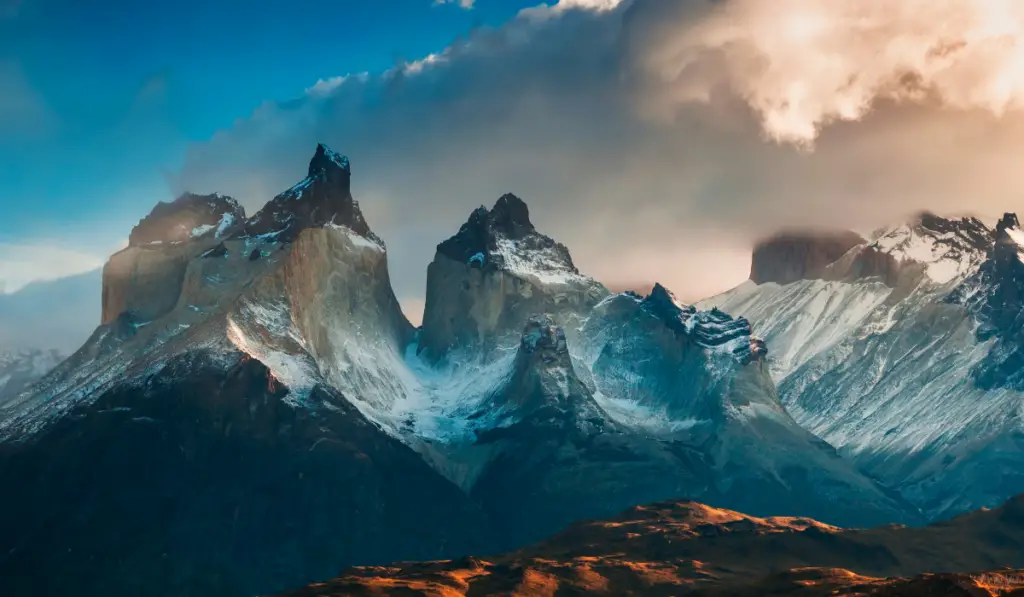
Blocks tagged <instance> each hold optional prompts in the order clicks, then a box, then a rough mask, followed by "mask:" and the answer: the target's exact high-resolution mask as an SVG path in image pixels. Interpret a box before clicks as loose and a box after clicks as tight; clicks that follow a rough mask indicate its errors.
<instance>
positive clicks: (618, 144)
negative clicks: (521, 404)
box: [0, 0, 1024, 319]
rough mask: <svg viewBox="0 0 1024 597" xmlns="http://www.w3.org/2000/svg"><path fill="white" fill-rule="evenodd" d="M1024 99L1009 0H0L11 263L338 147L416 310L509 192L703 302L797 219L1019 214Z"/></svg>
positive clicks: (62, 251) (254, 182)
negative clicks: (446, 245) (482, 212)
mask: <svg viewBox="0 0 1024 597" xmlns="http://www.w3.org/2000/svg"><path fill="white" fill-rule="evenodd" d="M552 2H553V0H552ZM86 5H87V6H86ZM1022 113H1024V3H1022V2H1020V1H1019V0H945V1H943V2H935V1H934V0H901V1H900V2H892V1H891V0H830V1H828V2H822V1H821V0H773V2H765V1H764V0H560V1H559V2H557V3H554V2H553V4H552V5H550V6H549V5H538V4H537V0H526V1H519V0H515V1H511V0H476V1H475V2H471V3H466V2H462V1H455V2H435V1H434V0H376V1H373V2H368V1H365V0H364V1H362V2H354V1H353V2H347V1H344V0H335V1H334V2H322V3H321V2H311V1H306V2H304V1H301V0H292V1H291V2H287V3H286V2H283V1H278V0H268V1H266V2H261V3H242V2H235V1H226V2H225V1H222V2H214V1H209V0H208V1H206V2H200V1H199V0H193V1H184V2H177V3H142V2H122V3H119V2H106V1H102V0H101V1H99V2H95V3H81V2H69V1H68V0H22V1H21V2H17V0H13V1H12V0H0V133H2V134H0V164H3V165H2V166H0V168H2V170H0V208H2V213H3V214H4V215H5V217H4V218H0V251H2V253H0V279H6V280H7V287H8V290H10V289H11V288H13V287H16V286H17V285H19V284H23V283H24V282H26V281H27V280H28V279H31V278H38V277H41V276H49V277H55V276H58V275H63V274H67V273H72V272H74V271H81V270H83V269H85V268H87V267H92V266H94V265H99V264H101V263H102V262H103V260H104V258H105V255H106V254H108V253H109V252H110V251H112V250H114V249H116V248H117V247H118V246H119V245H120V244H121V243H123V240H124V238H126V237H127V233H128V231H129V230H130V228H131V226H132V225H133V224H134V222H136V221H137V220H138V219H139V218H140V217H142V216H143V215H144V214H145V213H146V212H147V211H148V210H149V208H150V207H151V206H152V205H153V204H154V203H155V202H156V201H158V200H161V199H168V198H170V197H172V196H173V195H174V194H177V193H179V192H182V191H185V190H191V191H196V192H212V191H219V192H224V193H227V194H230V195H232V196H235V197H236V198H238V199H239V200H240V201H241V202H242V203H243V204H244V205H245V207H246V209H247V210H248V211H249V212H250V213H252V212H254V211H255V210H256V209H258V208H259V207H260V206H261V205H262V203H264V202H265V201H266V200H267V199H269V198H271V197H272V196H273V195H275V194H276V193H278V192H280V191H282V190H284V189H286V188H288V187H289V186H291V184H292V183H294V182H295V181H297V180H299V179H301V178H302V177H303V175H304V168H305V164H306V162H307V161H308V159H309V156H310V155H311V154H312V151H313V149H314V148H315V145H316V143H317V142H319V141H323V142H326V143H328V144H329V145H331V146H332V147H333V148H334V149H335V150H337V151H340V152H343V153H346V154H347V155H349V157H350V158H351V161H352V165H353V187H354V193H355V194H356V196H357V199H359V201H360V203H361V204H362V207H363V210H364V212H365V213H366V216H367V219H368V221H369V223H370V225H371V227H372V228H373V229H374V230H375V231H376V232H377V233H378V234H379V235H380V236H382V237H383V238H384V239H385V241H386V242H387V243H388V247H389V263H390V267H391V274H392V282H393V285H394V286H395V289H396V293H397V294H398V296H399V298H400V299H401V300H402V301H403V304H404V305H405V306H406V310H407V314H408V315H409V316H410V317H411V318H412V319H417V318H418V317H417V316H418V313H416V311H417V310H418V309H421V306H422V296H423V292H424V283H425V271H426V265H427V264H428V263H429V261H430V259H431V257H432V255H433V247H434V246H435V245H436V244H437V243H438V242H440V241H441V240H443V239H444V238H446V237H447V236H450V235H451V234H453V233H454V232H455V231H457V230H458V227H459V225H460V224H461V223H462V222H463V221H464V220H465V219H466V217H467V216H468V214H469V213H470V211H471V210H472V209H473V208H475V207H477V206H478V205H481V204H486V205H490V204H492V203H493V202H494V201H495V200H496V199H497V198H498V197H499V196H501V195H502V194H503V193H505V192H514V193H516V194H517V195H519V196H521V197H522V198H524V199H525V200H526V201H527V202H528V203H529V205H530V206H531V211H532V213H533V216H534V221H535V224H537V226H538V227H539V228H540V229H541V231H543V232H546V233H548V234H550V235H551V236H553V237H555V238H556V239H557V240H560V241H562V242H564V243H565V244H566V245H568V246H569V248H570V249H571V251H572V253H573V256H574V258H575V259H576V262H577V265H578V266H579V267H580V269H581V270H583V271H584V272H585V273H588V274H591V275H594V276H595V277H597V278H598V279H600V280H602V281H604V282H605V283H606V284H609V285H610V286H615V287H624V286H643V285H647V284H650V283H652V282H654V281H661V282H663V283H665V284H666V285H667V286H668V287H670V288H672V289H673V290H674V291H675V292H676V293H677V295H679V296H681V297H683V298H685V299H687V300H696V299H699V298H702V297H704V296H708V295H711V294H714V293H716V292H720V291H722V290H725V289H727V288H728V287H730V286H732V285H734V284H736V283H739V282H740V281H741V280H743V279H744V278H745V277H746V276H747V273H748V269H749V252H750V248H751V246H752V245H753V243H754V242H755V241H756V240H757V239H758V238H760V237H762V236H765V235H768V234H771V233H772V232H775V231H777V230H778V229H780V228H794V227H816V226H827V227H829V228H836V227H847V228H852V229H855V230H858V231H862V232H867V231H870V230H872V229H874V228H876V227H878V226H880V225H885V224H889V223H895V222H899V221H902V219H904V218H906V217H908V216H909V215H910V214H913V213H914V212H917V211H920V210H923V209H928V210H932V211H936V212H938V213H941V214H947V215H960V214H967V213H971V214H975V215H979V216H980V217H983V218H985V219H987V220H989V221H992V220H994V219H995V218H996V217H998V216H999V215H1001V214H1002V213H1003V212H1004V211H1016V210H1021V209H1024V175H1022V174H1021V171H1022V170H1021V168H1020V166H1019V161H1020V156H1021V155H1024V115H1022Z"/></svg>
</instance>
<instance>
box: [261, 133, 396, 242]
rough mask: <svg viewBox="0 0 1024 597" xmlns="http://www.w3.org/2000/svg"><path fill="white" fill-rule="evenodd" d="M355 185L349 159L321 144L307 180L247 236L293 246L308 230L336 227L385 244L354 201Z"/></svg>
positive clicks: (264, 213)
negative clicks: (318, 227) (319, 227)
mask: <svg viewBox="0 0 1024 597" xmlns="http://www.w3.org/2000/svg"><path fill="white" fill-rule="evenodd" d="M351 183H352V169H351V164H350V163H349V160H348V158H347V157H345V156H343V155H340V154H338V153H335V152H334V151H332V150H331V149H330V148H328V147H327V146H326V145H324V144H322V143H321V144H319V145H317V147H316V153H315V154H314V155H313V158H312V159H311V160H310V161H309V172H308V175H307V176H306V178H304V179H302V180H301V181H300V182H299V183H298V184H296V185H295V186H293V187H292V188H290V189H288V190H287V191H285V192H283V193H281V194H280V195H278V196H277V197H274V198H273V199H271V200H270V202H268V203H267V205H266V206H264V208H263V209H261V210H260V211H259V213H257V214H256V215H254V216H253V217H252V218H251V219H250V220H249V221H248V222H247V223H246V226H245V235H246V236H249V237H255V236H263V237H266V238H267V239H268V240H273V241H279V242H291V241H292V240H294V239H295V237H296V236H298V234H299V233H300V232H301V231H302V230H304V229H306V228H313V227H317V226H323V225H325V224H329V223H333V224H337V225H339V226H345V227H347V228H349V229H351V230H353V231H354V232H356V233H357V234H359V235H360V236H363V237H366V238H368V239H370V240H373V241H376V242H378V244H382V243H381V241H380V238H378V237H377V236H376V235H375V234H374V233H373V232H371V231H370V227H369V225H368V224H367V223H366V219H365V218H364V217H363V212H362V211H361V210H360V209H359V203H357V202H356V200H355V199H354V198H353V197H352V184H351Z"/></svg>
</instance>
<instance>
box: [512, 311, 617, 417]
mask: <svg viewBox="0 0 1024 597" xmlns="http://www.w3.org/2000/svg"><path fill="white" fill-rule="evenodd" d="M497 405H498V407H499V408H502V409H505V412H504V415H503V418H508V417H511V419H510V420H515V419H517V418H518V417H521V416H525V417H529V416H537V415H540V414H541V413H547V414H553V413H556V412H557V413H560V414H558V415H556V416H555V418H554V419H549V418H548V416H547V415H543V416H540V417H539V418H538V419H536V420H534V421H533V423H534V424H540V425H542V426H549V425H552V424H554V425H555V426H561V425H564V424H566V423H572V422H573V421H580V420H593V421H597V420H600V419H602V418H603V417H602V413H601V409H600V407H598V406H597V403H595V402H594V399H593V396H592V395H591V394H590V391H589V390H587V388H586V386H585V385H584V384H583V382H581V381H580V379H579V377H578V376H577V375H576V370H575V368H574V367H573V363H572V357H571V356H570V355H569V346H568V343H567V340H566V337H565V330H564V329H563V328H561V327H559V326H558V325H557V324H556V323H555V320H554V318H552V317H551V316H550V315H547V314H544V315H534V316H532V317H530V318H529V320H528V321H527V323H526V325H525V326H524V327H523V335H522V340H521V341H520V344H519V351H518V352H517V353H516V360H515V364H514V365H513V372H512V375H511V376H510V377H509V381H508V383H507V385H506V386H505V388H504V389H503V391H502V392H501V393H500V394H499V396H498V403H497ZM551 409H553V410H551ZM572 424H573V425H575V423H572Z"/></svg>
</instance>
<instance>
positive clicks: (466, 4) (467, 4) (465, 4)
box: [434, 0, 476, 10]
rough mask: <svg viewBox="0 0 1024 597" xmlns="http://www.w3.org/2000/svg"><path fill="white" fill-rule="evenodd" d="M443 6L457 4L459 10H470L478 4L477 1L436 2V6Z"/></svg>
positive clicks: (436, 0)
mask: <svg viewBox="0 0 1024 597" xmlns="http://www.w3.org/2000/svg"><path fill="white" fill-rule="evenodd" d="M442 4H457V5H458V6H459V8H465V9H467V10H469V9H470V8H473V5H475V4H476V0H434V6H441V5H442Z"/></svg>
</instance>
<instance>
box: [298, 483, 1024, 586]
mask: <svg viewBox="0 0 1024 597" xmlns="http://www.w3.org/2000/svg"><path fill="white" fill-rule="evenodd" d="M1022 567H1024V496H1021V497H1017V498H1014V499H1013V500H1011V501H1009V502H1007V503H1006V504H1004V505H1003V506H1002V507H1000V508H997V509H995V510H981V511H977V512H973V513H970V514H966V515H963V516H960V517H958V518H955V519H952V520H950V521H947V522H943V523H939V524H935V525H932V526H928V527H923V528H908V527H902V526H894V525H890V526H885V527H879V528H875V529H869V530H843V529H840V528H837V527H833V526H830V525H825V524H822V523H819V522H817V521H814V520H811V519H808V518H792V517H781V518H780V517H776V518H757V517H753V516H747V515H744V514H740V513H738V512H733V511H729V510H722V509H718V508H712V507H710V506H706V505H703V504H699V503H696V502H661V503H656V504H651V505H647V506H638V507H635V508H631V509H630V510H627V511H626V512H623V513H622V514H620V515H619V516H616V517H613V518H610V519H607V520H599V521H593V522H586V523H580V524H576V525H573V526H571V527H569V528H568V529H566V530H565V531H564V532H562V533H559V534H558V535H555V536H554V537H552V538H551V539H549V540H548V541H545V542H543V543H540V544H538V545H535V546H533V547H529V548H527V549H523V550H520V551H517V552H513V553H508V554H504V555H499V556H494V557H486V558H474V557H467V558H463V559H460V560H455V561H445V562H426V563H398V564H393V565H390V566H380V567H364V568H352V569H349V570H347V571H345V572H344V573H343V574H342V575H341V576H340V577H339V578H337V579H335V580H332V581H329V582H325V583H318V584H315V585H312V586H309V587H306V588H303V589H300V590H297V591H294V592H291V593H287V594H285V595H283V596H282V597H342V596H345V597H360V596H366V597H369V596H375V597H382V596H389V595H396V596H397V595H403V596H407V595H410V596H411V595H416V596H420V597H456V596H470V595H471V596H473V597H486V596H499V595H501V596H508V595H514V596H523V597H526V596H530V597H539V596H555V595H616V596H630V595H635V596H638V597H639V596H643V597H669V596H676V597H681V596H692V597H698V596H701V597H713V596H714V597H724V596H727V595H728V596H731V597H747V596H749V597H755V596H756V597H764V596H771V595H774V596H779V597H797V596H799V597H819V596H820V597H824V596H826V595H849V596H855V595H865V596H866V595H886V596H890V597H900V596H902V597H915V596H920V597H924V596H929V597H937V596H950V597H954V596H963V597H980V596H993V595H1024V570H1020V568H1022Z"/></svg>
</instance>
